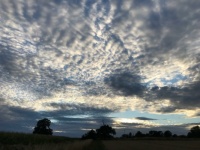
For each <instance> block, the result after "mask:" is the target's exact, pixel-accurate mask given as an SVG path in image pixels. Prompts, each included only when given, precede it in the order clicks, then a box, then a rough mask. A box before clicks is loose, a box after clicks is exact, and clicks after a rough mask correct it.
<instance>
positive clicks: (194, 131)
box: [33, 118, 200, 139]
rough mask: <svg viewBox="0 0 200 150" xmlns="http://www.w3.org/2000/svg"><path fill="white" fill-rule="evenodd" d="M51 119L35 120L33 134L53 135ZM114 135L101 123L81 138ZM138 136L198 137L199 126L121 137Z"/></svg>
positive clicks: (109, 136) (103, 137)
mask: <svg viewBox="0 0 200 150" xmlns="http://www.w3.org/2000/svg"><path fill="white" fill-rule="evenodd" d="M50 124H51V121H50V120H49V119H47V118H44V119H41V120H39V121H38V122H37V124H36V126H35V128H34V130H33V134H44V135H53V129H51V128H50ZM114 135H116V131H115V129H113V128H112V127H111V126H109V125H106V124H104V123H103V125H102V126H100V127H99V128H98V129H96V130H94V129H91V130H89V131H88V132H86V133H85V134H84V135H82V139H112V138H114ZM134 137H136V138H140V137H166V138H170V137H188V138H200V127H199V126H194V127H192V128H191V129H190V131H189V132H188V134H187V136H186V135H179V136H178V135H176V134H173V133H172V132H171V131H169V130H166V131H164V132H163V131H155V130H151V131H149V132H148V133H145V134H144V133H142V132H141V131H137V132H136V133H135V134H132V133H131V132H130V133H129V134H122V136H121V138H134Z"/></svg>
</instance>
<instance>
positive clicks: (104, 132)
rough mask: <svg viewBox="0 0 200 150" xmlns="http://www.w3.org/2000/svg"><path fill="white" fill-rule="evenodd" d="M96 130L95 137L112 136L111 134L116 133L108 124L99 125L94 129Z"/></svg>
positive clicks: (106, 137) (105, 137)
mask: <svg viewBox="0 0 200 150" xmlns="http://www.w3.org/2000/svg"><path fill="white" fill-rule="evenodd" d="M96 132H97V137H98V138H103V139H108V138H113V135H115V134H116V132H115V129H113V128H112V127H110V126H109V125H103V126H101V127H100V128H99V129H96Z"/></svg>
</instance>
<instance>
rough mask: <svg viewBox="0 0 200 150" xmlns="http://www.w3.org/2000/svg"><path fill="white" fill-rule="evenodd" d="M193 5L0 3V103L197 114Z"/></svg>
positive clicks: (99, 0) (95, 0)
mask: <svg viewBox="0 0 200 150" xmlns="http://www.w3.org/2000/svg"><path fill="white" fill-rule="evenodd" d="M199 6H200V2H198V1H195V0H191V1H187V0H181V1H172V0H169V1H162V0H126V1H121V0H115V1H113V0H81V1H77V0H51V1H48V2H47V1H46V0H41V1H34V0H29V1H25V0H10V1H5V0H0V22H1V23H0V82H1V84H0V89H1V90H0V98H1V99H2V105H6V106H8V107H12V108H14V107H20V108H22V109H27V108H28V109H30V110H33V111H35V112H41V111H48V112H49V113H51V111H63V110H65V111H68V110H70V109H72V108H73V109H80V110H86V109H85V108H87V109H89V110H91V112H93V113H94V114H96V113H97V112H98V114H99V113H101V114H102V116H106V114H107V113H109V112H112V111H123V110H127V109H131V110H139V111H149V112H152V113H186V114H187V115H188V116H198V114H199V113H200V110H199V104H200V101H199V97H200V95H199V94H198V90H199V87H200V84H199V83H200V76H199V52H200V51H199V43H200V42H199V41H200V38H199V37H200V30H199V23H200V19H199V15H200V9H199ZM90 108H91V109H90ZM77 112H78V111H77ZM61 116H62V114H61ZM140 119H141V118H140ZM143 119H145V118H143ZM146 119H148V118H146Z"/></svg>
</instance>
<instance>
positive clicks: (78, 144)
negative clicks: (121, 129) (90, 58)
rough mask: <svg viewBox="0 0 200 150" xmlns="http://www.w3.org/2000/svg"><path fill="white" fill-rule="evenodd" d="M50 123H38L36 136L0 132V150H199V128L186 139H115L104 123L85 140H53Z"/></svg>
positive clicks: (156, 134)
mask: <svg viewBox="0 0 200 150" xmlns="http://www.w3.org/2000/svg"><path fill="white" fill-rule="evenodd" d="M50 124H51V121H50V120H48V119H46V118H44V119H42V120H39V121H38V122H37V124H36V126H35V128H34V130H33V134H24V133H9V132H0V150H113V149H114V150H123V149H126V150H129V149H135V150H137V149H139V150H143V149H145V150H146V149H149V150H155V149H162V150H165V149H166V150H168V149H172V150H188V149H192V150H199V149H200V144H199V143H200V127H199V126H194V127H192V128H191V129H190V131H189V132H188V134H187V135H176V134H173V133H172V132H171V131H169V130H167V131H164V132H163V131H154V130H150V131H149V132H148V133H145V134H144V133H142V132H141V131H138V132H136V133H135V134H134V133H129V134H123V135H122V136H121V137H120V138H116V137H114V135H115V134H116V131H115V129H113V128H112V127H111V126H109V125H106V124H104V123H103V125H102V126H100V127H99V128H98V129H95V130H94V129H92V130H90V131H88V132H87V133H85V134H84V135H83V136H82V138H79V139H78V138H68V137H62V136H52V135H53V130H52V129H51V128H50Z"/></svg>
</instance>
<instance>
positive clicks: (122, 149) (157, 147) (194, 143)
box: [103, 139, 200, 150]
mask: <svg viewBox="0 0 200 150" xmlns="http://www.w3.org/2000/svg"><path fill="white" fill-rule="evenodd" d="M103 145H104V146H105V147H106V150H200V140H189V139H186V140H185V139H184V140H181V139H179V140H136V141H134V140H118V141H103Z"/></svg>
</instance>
